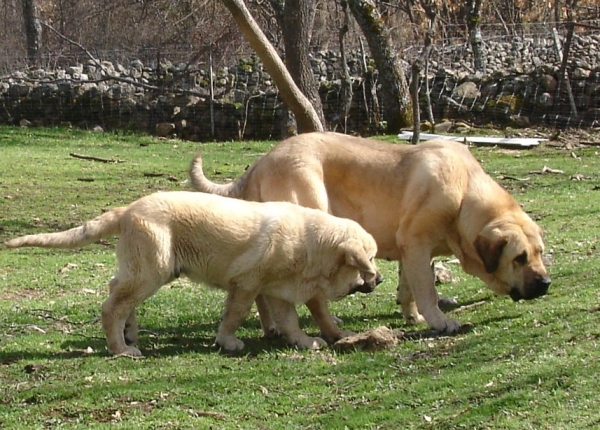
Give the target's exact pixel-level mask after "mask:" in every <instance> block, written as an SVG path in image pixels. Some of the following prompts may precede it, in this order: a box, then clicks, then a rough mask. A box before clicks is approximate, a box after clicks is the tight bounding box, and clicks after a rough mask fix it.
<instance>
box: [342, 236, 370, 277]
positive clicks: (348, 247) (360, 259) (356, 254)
mask: <svg viewBox="0 0 600 430" xmlns="http://www.w3.org/2000/svg"><path fill="white" fill-rule="evenodd" d="M342 249H343V250H344V258H345V262H346V264H347V265H348V266H352V267H356V268H357V269H358V270H360V271H361V272H362V273H368V274H370V275H373V276H375V275H376V274H377V268H376V267H375V264H374V263H373V262H372V261H371V260H369V256H368V255H367V253H366V252H365V249H364V247H363V246H362V244H360V243H359V242H358V241H356V240H348V241H346V242H345V243H344V244H343V245H342Z"/></svg>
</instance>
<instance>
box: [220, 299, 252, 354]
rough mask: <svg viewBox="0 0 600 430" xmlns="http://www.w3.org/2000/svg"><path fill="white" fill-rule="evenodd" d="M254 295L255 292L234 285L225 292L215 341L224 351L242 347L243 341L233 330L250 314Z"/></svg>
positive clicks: (233, 350) (236, 349) (238, 349)
mask: <svg viewBox="0 0 600 430" xmlns="http://www.w3.org/2000/svg"><path fill="white" fill-rule="evenodd" d="M255 297H256V293H251V292H248V291H245V290H240V289H236V288H235V287H234V288H232V289H231V290H230V291H229V292H228V293H227V298H226V299H225V309H224V310H223V315H222V317H221V324H219V330H218V331H217V339H216V341H215V343H216V344H217V345H218V346H220V347H221V348H223V349H224V350H225V351H227V352H235V351H240V350H242V349H244V342H242V341H241V340H240V339H238V338H237V337H235V332H236V330H237V329H238V328H239V326H240V325H241V324H242V322H243V321H244V320H245V319H246V318H247V317H248V315H249V314H250V309H251V308H252V302H253V301H254V299H255Z"/></svg>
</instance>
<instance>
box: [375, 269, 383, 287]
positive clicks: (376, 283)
mask: <svg viewBox="0 0 600 430" xmlns="http://www.w3.org/2000/svg"><path fill="white" fill-rule="evenodd" d="M382 282H383V276H382V275H381V273H379V272H377V276H376V277H375V285H379V284H381V283H382Z"/></svg>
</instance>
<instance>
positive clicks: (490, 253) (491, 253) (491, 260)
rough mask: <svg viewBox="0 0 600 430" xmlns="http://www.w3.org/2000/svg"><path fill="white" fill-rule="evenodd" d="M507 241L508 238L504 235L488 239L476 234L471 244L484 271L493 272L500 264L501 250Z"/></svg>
mask: <svg viewBox="0 0 600 430" xmlns="http://www.w3.org/2000/svg"><path fill="white" fill-rule="evenodd" d="M507 243H508V239H507V238H506V237H501V236H499V237H497V238H493V239H489V238H487V237H485V236H483V235H481V234H480V235H479V236H477V238H476V239H475V242H473V246H474V247H475V250H476V251H477V254H478V255H479V258H481V261H483V265H484V267H485V271H486V272H488V273H494V272H495V271H496V269H497V268H498V265H499V264H500V257H501V256H502V251H503V250H504V247H505V246H506V244H507Z"/></svg>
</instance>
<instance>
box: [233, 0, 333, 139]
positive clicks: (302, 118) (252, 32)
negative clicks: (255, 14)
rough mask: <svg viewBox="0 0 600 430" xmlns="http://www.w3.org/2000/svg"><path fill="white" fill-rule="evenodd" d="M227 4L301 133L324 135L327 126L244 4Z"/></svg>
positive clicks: (236, 0) (238, 1)
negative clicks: (317, 132)
mask: <svg viewBox="0 0 600 430" xmlns="http://www.w3.org/2000/svg"><path fill="white" fill-rule="evenodd" d="M223 4H224V5H225V7H227V9H228V10H229V12H230V13H231V15H232V17H233V19H234V20H235V22H236V23H237V25H238V27H239V28H240V30H241V31H242V33H243V34H244V37H246V39H247V40H248V42H249V43H250V46H252V49H254V50H255V51H256V53H257V55H258V56H259V57H260V59H261V60H262V62H263V64H264V66H265V69H266V70H267V72H268V73H269V75H271V78H273V81H274V82H275V84H276V85H277V88H278V89H279V91H280V93H281V98H282V99H283V101H284V102H285V103H286V104H287V105H288V107H289V108H290V109H291V111H292V112H293V113H294V115H295V116H296V122H297V123H298V130H302V131H303V132H308V131H323V123H322V122H321V119H320V118H319V115H318V114H317V112H316V110H315V108H314V107H313V105H312V104H311V102H310V100H309V99H308V98H307V97H306V96H304V94H303V93H302V91H300V89H299V88H298V86H297V85H296V84H295V82H294V80H293V79H292V77H291V75H290V73H289V72H288V70H287V69H286V67H285V65H284V64H283V61H282V60H281V58H279V55H278V54H277V51H276V50H275V48H273V46H272V45H271V43H270V42H269V40H268V39H267V38H266V36H265V35H264V33H263V32H262V30H261V29H260V27H259V26H258V24H257V23H256V21H255V20H254V18H252V15H251V14H250V12H249V11H248V9H247V8H246V5H245V4H244V2H243V1H242V0H223Z"/></svg>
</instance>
